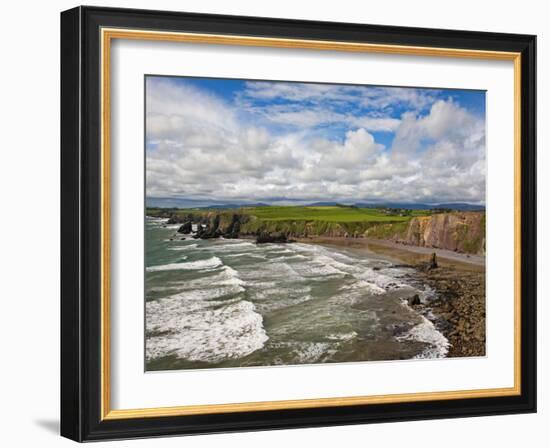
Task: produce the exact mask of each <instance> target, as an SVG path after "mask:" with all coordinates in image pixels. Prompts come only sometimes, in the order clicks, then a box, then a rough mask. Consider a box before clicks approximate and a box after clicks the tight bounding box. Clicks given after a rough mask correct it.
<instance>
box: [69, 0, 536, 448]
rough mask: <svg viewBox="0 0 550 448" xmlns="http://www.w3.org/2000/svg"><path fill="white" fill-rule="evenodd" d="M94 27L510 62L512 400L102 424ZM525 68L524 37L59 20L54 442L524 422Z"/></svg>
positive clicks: (137, 19) (530, 356)
mask: <svg viewBox="0 0 550 448" xmlns="http://www.w3.org/2000/svg"><path fill="white" fill-rule="evenodd" d="M102 27H110V28H129V29H147V30H160V31H175V32H179V31H181V32H188V33H189V32H191V33H208V34H221V35H245V36H257V37H268V38H287V39H305V40H317V41H323V40H327V41H340V42H360V43H363V42H364V43H374V44H392V45H403V46H418V47H438V48H460V49H466V50H487V51H503V52H517V53H521V89H520V92H521V153H520V158H521V238H520V246H521V260H520V263H521V310H520V311H521V317H520V319H521V359H520V369H521V393H520V394H519V395H515V396H503V397H487V398H467V399H458V400H457V399H454V400H434V401H422V402H407V403H390V404H368V405H353V406H334V407H319V408H307V409H287V410H268V411H253V412H231V413H216V414H206V415H187V416H164V417H149V418H128V419H124V418H123V419H112V420H106V419H103V420H102V418H101V415H102V413H101V347H100V339H101V251H100V237H101V213H102V210H101V183H100V174H101V171H100V170H101V152H100V131H101V129H100V128H101V121H100V114H101V110H100V98H101V83H100V77H101V70H100V29H101V28H102ZM535 58H536V37H535V36H532V35H519V34H502V33H487V32H472V31H455V30H439V29H422V28H405V27H393V26H380V25H363V24H350V23H332V22H314V21H302V20H282V19H272V18H256V17H239V16H223V15H207V14H191V13H181V12H167V11H145V10H132V9H112V8H100V7H77V8H74V9H71V10H68V11H65V12H63V13H61V323H62V325H61V435H63V436H65V437H68V438H70V439H73V440H76V441H92V440H104V439H121V438H142V437H154V436H163V435H185V434H199V433H219V432H232V431H252V430H268V429H283V428H300V427H316V426H331V425H343V424H364V423H376V422H391V421H403V420H420V419H436V418H454V417H470V416H482V415H499V414H511V413H529V412H536V384H537V382H536V380H537V379H536V270H537V257H536V148H535V144H536V143H535V142H536V62H535Z"/></svg>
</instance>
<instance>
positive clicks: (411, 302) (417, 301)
mask: <svg viewBox="0 0 550 448" xmlns="http://www.w3.org/2000/svg"><path fill="white" fill-rule="evenodd" d="M407 302H408V304H409V306H415V305H420V304H421V303H422V302H420V296H419V295H418V294H415V295H414V296H411V297H409V298H408V299H407Z"/></svg>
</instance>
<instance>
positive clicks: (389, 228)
mask: <svg viewBox="0 0 550 448" xmlns="http://www.w3.org/2000/svg"><path fill="white" fill-rule="evenodd" d="M377 227H378V228H373V229H371V230H370V231H367V232H366V236H370V237H373V238H382V239H391V240H394V241H396V242H399V243H403V244H410V245H414V246H422V247H433V248H438V249H447V250H452V251H457V252H464V253H469V254H478V255H483V254H485V213H484V212H455V213H441V214H435V215H432V216H421V217H415V218H412V219H411V220H410V221H409V222H408V224H407V226H406V228H395V226H394V225H392V224H389V225H387V224H386V225H381V226H377Z"/></svg>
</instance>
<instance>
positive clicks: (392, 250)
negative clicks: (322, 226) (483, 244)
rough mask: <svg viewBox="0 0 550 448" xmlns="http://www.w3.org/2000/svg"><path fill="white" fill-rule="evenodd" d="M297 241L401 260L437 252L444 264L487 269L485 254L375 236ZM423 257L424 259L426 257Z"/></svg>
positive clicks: (438, 257)
mask: <svg viewBox="0 0 550 448" xmlns="http://www.w3.org/2000/svg"><path fill="white" fill-rule="evenodd" d="M296 241H297V242H299V243H310V244H328V245H332V246H339V247H348V248H352V249H365V250H368V251H371V252H375V253H379V254H384V252H387V254H388V255H390V256H392V255H393V257H395V258H399V259H400V260H401V261H404V262H407V261H411V259H417V258H419V256H423V255H426V256H427V255H431V254H432V253H435V254H436V256H437V259H438V260H440V261H442V262H443V264H453V265H454V264H457V263H460V264H467V265H473V266H478V267H482V268H483V270H484V269H485V256H483V255H473V254H466V253H461V252H453V251H451V250H447V249H437V248H432V247H420V246H413V245H408V244H402V243H396V242H394V241H388V240H381V239H375V238H343V237H325V236H311V237H307V238H297V239H296ZM385 249H387V250H385ZM401 252H403V253H401ZM421 258H422V259H424V258H425V257H421Z"/></svg>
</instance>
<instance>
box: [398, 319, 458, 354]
mask: <svg viewBox="0 0 550 448" xmlns="http://www.w3.org/2000/svg"><path fill="white" fill-rule="evenodd" d="M420 318H421V319H422V322H420V323H419V324H418V325H416V326H414V327H413V328H412V329H411V330H409V331H408V332H407V333H405V334H404V335H402V336H397V337H396V339H397V340H398V341H418V342H425V343H427V344H430V346H429V347H427V348H426V349H425V350H424V351H422V353H419V354H418V355H416V356H415V358H417V359H421V358H426V359H428V358H444V357H445V356H446V355H447V353H448V352H449V341H448V340H447V338H445V336H443V335H442V334H441V333H440V332H439V331H438V330H437V329H436V328H435V325H434V324H433V323H432V322H430V321H429V320H428V319H426V318H425V317H424V316H420Z"/></svg>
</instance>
